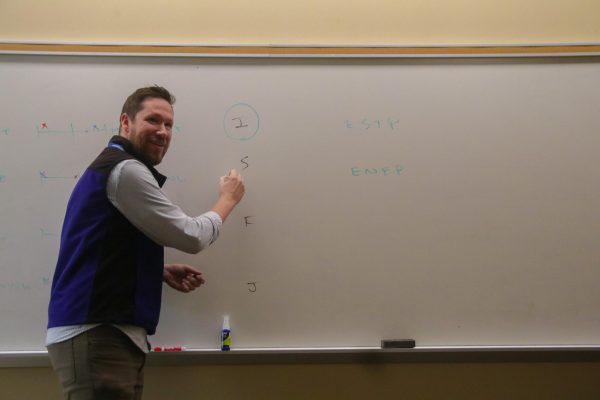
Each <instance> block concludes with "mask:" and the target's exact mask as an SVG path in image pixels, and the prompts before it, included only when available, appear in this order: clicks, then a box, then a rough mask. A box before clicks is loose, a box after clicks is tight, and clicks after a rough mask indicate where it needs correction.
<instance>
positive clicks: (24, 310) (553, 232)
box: [0, 55, 600, 351]
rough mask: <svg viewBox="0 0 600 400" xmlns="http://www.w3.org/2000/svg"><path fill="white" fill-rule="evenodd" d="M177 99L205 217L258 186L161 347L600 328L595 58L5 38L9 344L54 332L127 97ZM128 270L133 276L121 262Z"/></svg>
mask: <svg viewBox="0 0 600 400" xmlns="http://www.w3.org/2000/svg"><path fill="white" fill-rule="evenodd" d="M151 84H159V85H163V86H165V87H167V88H168V89H170V90H171V91H172V92H173V93H174V94H175V96H176V97H177V103H176V105H175V132H174V137H173V141H172V144H171V148H170V150H169V153H168V154H167V156H166V157H165V160H164V162H163V163H162V164H161V165H160V166H159V167H158V169H159V170H160V171H161V172H162V173H163V174H165V175H167V176H168V177H169V179H168V181H167V183H166V185H165V188H164V189H165V192H166V193H167V194H168V196H169V197H170V198H171V199H172V200H173V201H174V202H175V203H177V204H179V205H180V206H182V208H183V209H184V210H185V211H186V212H187V213H188V214H190V215H197V214H200V213H202V212H204V211H206V210H208V209H209V208H210V207H211V206H212V205H213V203H214V201H215V200H216V195H217V180H218V177H219V176H221V175H223V174H225V173H226V172H227V171H228V170H229V169H230V168H237V169H240V170H242V169H243V171H242V173H243V175H244V177H245V181H246V188H247V194H246V197H245V198H244V200H243V202H242V203H241V204H240V205H239V207H238V208H237V209H236V210H235V211H234V213H233V214H232V215H231V216H230V219H229V220H228V221H227V222H226V224H225V225H224V227H223V229H222V232H221V237H220V238H219V240H218V241H217V242H216V243H215V244H214V245H213V246H212V247H211V248H209V249H208V250H206V251H204V252H202V253H200V254H198V255H187V254H184V253H181V252H178V251H174V250H168V251H167V253H166V261H167V262H185V263H189V264H192V265H195V266H198V267H199V268H200V269H202V270H203V271H204V273H205V275H206V279H207V283H206V285H205V286H203V287H202V288H200V289H199V290H197V291H196V292H194V293H192V294H188V295H183V294H180V293H177V292H175V291H173V290H171V289H170V288H168V287H166V286H165V290H164V301H163V309H162V314H161V322H160V325H159V328H158V333H157V335H156V336H154V337H152V338H151V342H152V344H153V345H164V346H169V345H184V346H187V347H190V348H217V347H218V346H219V333H220V325H221V321H222V317H223V315H226V314H227V315H229V316H230V320H231V324H232V336H233V347H234V348H235V347H237V348H294V347H302V348H312V347H369V346H378V345H379V343H380V340H381V339H394V338H409V337H410V338H413V339H415V340H416V341H417V345H418V346H461V345H473V346H502V345H517V346H527V345H590V344H598V343H600V313H599V311H598V310H600V295H599V294H598V293H600V292H599V291H598V286H599V283H600V268H599V267H600V264H599V263H600V246H598V245H597V241H598V236H599V233H600V207H599V206H598V205H599V204H600V166H599V165H598V149H599V148H600V63H599V62H598V59H595V58H584V59H575V58H556V59H552V58H548V59H535V60H534V59H511V60H506V59H486V60H481V59H479V60H475V59H470V60H465V59H463V60H457V59H443V60H438V59H433V60H431V59H427V60H425V59H421V60H298V59H296V60H284V59H278V60H264V59H262V60H253V59H175V58H173V59H169V58H137V57H132V58H123V57H119V58H111V57H60V56H54V57H53V56H16V55H12V56H0V204H1V207H0V321H1V324H0V351H9V350H39V349H43V341H44V338H45V324H46V321H47V319H46V308H47V303H48V297H49V291H50V283H51V277H52V273H53V270H54V264H55V261H56V256H57V249H58V245H59V234H60V229H61V224H62V219H63V217H64V210H65V205H66V202H67V199H68V196H69V194H70V191H71V190H72V188H73V186H74V184H75V183H76V180H77V177H78V176H79V174H81V173H82V171H83V170H84V169H85V168H86V167H87V165H88V164H89V163H90V162H91V160H92V159H93V158H94V157H95V156H96V155H97V154H98V153H99V152H100V151H101V150H102V148H103V146H105V144H106V143H107V141H108V139H109V138H110V137H111V136H112V135H113V134H115V132H116V130H117V129H118V117H119V112H120V109H121V106H122V103H123V101H124V99H125V98H126V97H127V95H129V94H130V93H131V92H132V91H133V90H135V89H136V88H138V87H141V86H146V85H151ZM115 279H118V277H115Z"/></svg>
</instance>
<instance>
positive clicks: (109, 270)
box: [48, 136, 166, 335]
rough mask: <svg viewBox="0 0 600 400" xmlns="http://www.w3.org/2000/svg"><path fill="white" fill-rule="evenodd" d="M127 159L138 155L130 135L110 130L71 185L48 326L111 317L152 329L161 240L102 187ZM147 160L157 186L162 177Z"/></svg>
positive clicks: (155, 316) (159, 280) (157, 306)
mask: <svg viewBox="0 0 600 400" xmlns="http://www.w3.org/2000/svg"><path fill="white" fill-rule="evenodd" d="M129 159H138V160H139V158H138V157H136V155H135V152H134V150H133V147H132V145H131V142H129V141H128V140H127V139H125V138H123V137H120V136H114V137H113V138H112V139H111V140H110V143H109V147H107V148H105V149H104V150H103V151H102V153H100V155H99V156H98V157H97V158H96V159H95V160H94V162H92V164H91V165H90V166H89V167H88V168H87V169H86V171H85V172H84V173H83V175H82V176H81V178H80V179H79V180H78V182H77V184H76V185H75V188H74V189H73V193H72V194H71V198H70V199H69V203H68V205H67V212H66V215H65V220H64V224H63V229H62V234H61V241H60V250H59V255H58V262H57V265H56V270H55V272H54V278H53V281H52V289H51V295H50V305H49V307H48V327H49V328H52V327H57V326H66V325H79V324H90V323H116V324H128V325H136V326H141V327H143V328H145V329H146V331H147V332H148V334H150V335H152V334H153V333H154V332H155V331H156V325H157V324H158V318H159V314H160V303H161V293H162V282H163V268H164V248H163V247H162V246H160V245H158V244H156V243H155V242H153V241H152V240H150V239H149V238H148V237H147V236H145V235H144V234H143V233H142V232H140V231H139V230H138V229H137V228H136V227H135V226H133V225H132V224H131V223H130V222H129V221H128V220H127V219H126V218H125V217H124V216H123V214H121V213H120V212H119V211H118V210H117V209H116V208H115V207H114V206H113V205H112V204H111V202H110V201H109V200H108V197H107V195H106V183H107V181H108V176H109V174H110V172H111V171H112V169H113V168H114V167H115V166H116V165H117V164H118V163H120V162H122V161H124V160H129ZM140 161H141V160H140ZM148 168H149V169H150V171H151V172H152V175H153V176H154V177H155V178H156V181H157V182H158V184H159V186H161V187H162V185H163V184H164V182H165V180H166V177H164V176H163V175H161V174H159V173H158V171H156V170H155V169H154V168H153V167H151V166H148Z"/></svg>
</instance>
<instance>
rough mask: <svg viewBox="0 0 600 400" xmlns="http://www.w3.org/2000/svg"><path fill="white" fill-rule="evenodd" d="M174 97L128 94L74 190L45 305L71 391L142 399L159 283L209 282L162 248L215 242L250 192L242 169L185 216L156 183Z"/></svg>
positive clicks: (184, 287) (162, 92) (50, 344)
mask: <svg viewBox="0 0 600 400" xmlns="http://www.w3.org/2000/svg"><path fill="white" fill-rule="evenodd" d="M174 102H175V99H174V98H173V97H172V95H171V94H170V93H169V92H168V91H167V90H166V89H164V88H162V87H158V86H154V87H147V88H141V89H138V90H136V91H135V92H134V93H133V94H132V95H131V96H129V97H128V98H127V100H126V101H125V104H124V105H123V110H122V113H121V117H120V128H119V136H114V137H113V138H112V139H111V140H110V142H109V144H108V146H107V147H106V148H105V149H104V150H103V151H102V152H101V153H100V155H99V156H98V157H97V158H96V159H95V160H94V161H93V162H92V164H91V165H90V166H89V167H88V168H87V170H86V171H85V172H84V174H83V175H82V176H81V178H80V179H79V181H78V182H77V185H76V186H75V188H74V189H73V193H72V194H71V198H70V199H69V203H68V205H67V212H66V215H65V221H64V224H63V230H62V235H61V244H60V251H59V256H58V261H57V266H56V271H55V273H54V279H53V281H52V290H51V297H50V305H49V307H48V333H47V338H46V345H47V348H48V353H49V355H50V360H51V362H52V365H53V368H54V369H55V371H56V372H57V374H58V376H59V379H60V381H61V383H62V385H63V389H64V393H65V398H68V399H111V400H115V399H139V398H141V394H142V388H143V366H144V362H145V357H146V353H147V352H148V349H149V345H148V341H147V338H146V335H147V334H149V335H152V334H154V332H155V329H156V325H157V324H158V317H159V312H160V302H161V289H162V282H163V280H164V282H166V283H167V284H168V285H169V286H171V287H173V288H174V289H176V290H179V291H181V292H189V291H191V290H194V289H195V288H197V287H199V286H200V285H201V284H203V283H204V279H203V277H202V273H201V272H200V271H198V270H197V269H195V268H193V267H191V266H189V265H182V264H169V265H164V257H163V252H164V246H169V247H174V248H177V249H179V250H182V251H185V252H188V253H197V252H199V251H200V250H202V249H204V248H206V247H207V246H209V245H210V244H212V243H213V242H214V241H215V240H216V239H217V237H218V235H219V229H220V227H221V225H222V223H223V221H225V220H226V219H227V217H228V215H229V214H230V212H231V211H232V210H233V208H234V207H235V206H236V205H237V203H238V202H239V201H240V200H241V199H242V197H243V195H244V184H243V180H242V177H241V176H240V174H239V173H238V172H237V171H235V170H232V171H231V172H230V173H229V174H228V175H227V176H224V177H221V179H220V182H219V197H218V200H217V202H216V203H215V205H214V207H213V208H212V210H211V211H209V212H207V213H204V214H202V215H200V216H198V217H190V216H187V215H186V214H185V213H184V212H183V211H182V210H181V209H180V208H179V207H177V206H176V205H174V204H173V203H172V202H171V201H169V199H167V197H166V196H165V195H164V193H163V192H162V190H161V189H160V188H161V187H162V185H163V184H164V182H165V180H166V178H165V177H164V176H163V175H161V174H160V173H159V172H158V171H157V170H156V169H155V168H154V166H155V165H157V164H159V163H160V162H161V161H162V159H163V157H164V155H165V153H166V152H167V150H168V148H169V144H170V142H171V136H172V127H173V103H174Z"/></svg>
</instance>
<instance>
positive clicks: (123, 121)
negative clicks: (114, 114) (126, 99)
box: [120, 113, 130, 135]
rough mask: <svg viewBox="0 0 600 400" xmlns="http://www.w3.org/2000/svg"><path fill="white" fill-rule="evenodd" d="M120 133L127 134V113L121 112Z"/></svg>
mask: <svg viewBox="0 0 600 400" xmlns="http://www.w3.org/2000/svg"><path fill="white" fill-rule="evenodd" d="M120 121H121V133H122V134H124V135H129V128H130V127H129V116H128V115H127V113H123V114H121V120H120Z"/></svg>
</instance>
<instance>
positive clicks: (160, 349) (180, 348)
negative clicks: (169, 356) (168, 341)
mask: <svg viewBox="0 0 600 400" xmlns="http://www.w3.org/2000/svg"><path fill="white" fill-rule="evenodd" d="M152 350H154V351H185V347H183V346H170V347H163V346H160V347H153V348H152Z"/></svg>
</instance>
